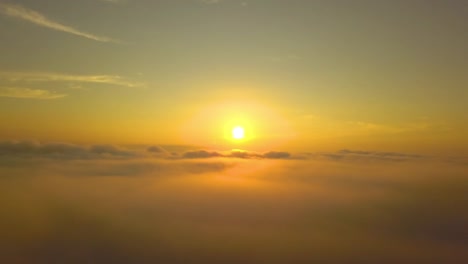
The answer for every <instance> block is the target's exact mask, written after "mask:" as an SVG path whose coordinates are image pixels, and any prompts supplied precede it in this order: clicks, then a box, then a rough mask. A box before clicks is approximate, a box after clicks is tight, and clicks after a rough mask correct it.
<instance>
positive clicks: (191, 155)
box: [182, 150, 223, 159]
mask: <svg viewBox="0 0 468 264" xmlns="http://www.w3.org/2000/svg"><path fill="white" fill-rule="evenodd" d="M222 156H223V155H222V154H221V153H218V152H210V151H206V150H197V151H188V152H185V153H184V154H183V155H182V157H183V158H185V159H206V158H215V157H222Z"/></svg>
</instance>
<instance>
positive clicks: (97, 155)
mask: <svg viewBox="0 0 468 264" xmlns="http://www.w3.org/2000/svg"><path fill="white" fill-rule="evenodd" d="M2 155H3V156H6V157H25V158H50V159H69V160H72V159H116V158H117V159H124V158H135V157H140V156H143V155H142V154H141V152H140V151H137V150H129V149H123V148H120V147H117V146H113V145H91V146H82V145H76V144H71V143H63V142H49V143H40V142H37V141H3V142H0V157H1V156H2Z"/></svg>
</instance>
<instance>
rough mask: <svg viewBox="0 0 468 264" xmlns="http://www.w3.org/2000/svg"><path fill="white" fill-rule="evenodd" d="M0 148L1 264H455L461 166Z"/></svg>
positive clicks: (461, 214) (464, 217) (465, 242)
mask: <svg viewBox="0 0 468 264" xmlns="http://www.w3.org/2000/svg"><path fill="white" fill-rule="evenodd" d="M0 149H1V151H3V154H4V155H3V156H2V155H0V208H2V217H1V218H0V233H1V234H2V235H1V236H0V262H1V263H35V264H45V263H71V264H74V263H117V264H119V263H171V264H172V263H175V264H176V263H205V264H206V263H233V264H234V263H236V264H237V263H332V264H334V263H336V264H341V263H360V264H367V263H368V264H371V263H372V264H373V263H388V264H390V263H425V264H436V263H467V262H468V251H467V250H466V249H467V248H468V212H467V211H466V204H468V178H467V177H468V168H467V167H466V166H453V165H449V164H447V163H441V162H432V161H430V162H424V163H419V162H416V163H410V162H405V163H402V162H399V163H389V162H385V161H379V162H373V163H365V162H364V163H363V162H357V163H353V162H346V163H342V162H337V161H333V160H331V159H330V160H319V159H314V160H297V159H295V160H291V159H289V160H272V159H259V158H257V159H240V158H226V157H219V156H217V154H214V152H210V151H205V152H203V151H194V152H191V153H192V154H191V155H195V156H215V157H212V158H208V159H207V158H204V159H152V158H148V157H144V156H138V158H126V159H102V158H100V159H44V158H43V157H47V155H53V153H55V154H58V153H62V154H64V153H68V154H67V155H71V156H80V155H91V154H89V153H94V155H98V156H101V157H102V156H106V155H115V156H128V155H129V154H130V153H129V152H128V151H129V150H128V149H123V148H119V147H116V146H109V145H94V146H88V147H83V146H79V145H73V144H67V143H53V144H52V143H50V144H40V143H37V142H36V143H34V142H24V141H23V142H16V143H12V142H10V143H2V144H1V145H0ZM158 149H159V148H158V147H154V148H153V147H147V148H142V151H143V152H145V153H148V152H150V153H152V152H153V151H154V152H158V151H159V150H158ZM342 152H345V153H346V152H348V151H342ZM352 152H354V151H352ZM12 153H17V154H18V153H23V154H24V153H35V156H29V158H27V159H23V161H22V162H18V161H17V160H15V159H14V158H13V156H14V155H13V156H12V155H11V154H12ZM132 153H137V151H135V152H132ZM185 153H188V152H185ZM343 154H344V153H343ZM346 154H349V153H346ZM131 155H134V154H131ZM131 155H130V156H131ZM187 155H188V154H187ZM263 155H267V154H263ZM353 155H354V154H353ZM358 155H366V153H358ZM268 156H273V157H275V158H276V157H281V158H283V157H285V156H287V155H286V154H285V153H282V152H269V153H268Z"/></svg>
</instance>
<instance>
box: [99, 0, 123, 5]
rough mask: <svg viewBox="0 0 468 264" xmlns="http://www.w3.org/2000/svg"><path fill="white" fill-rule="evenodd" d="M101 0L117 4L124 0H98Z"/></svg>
mask: <svg viewBox="0 0 468 264" xmlns="http://www.w3.org/2000/svg"><path fill="white" fill-rule="evenodd" d="M100 1H102V2H107V3H113V4H119V3H123V2H125V1H124V0H100Z"/></svg>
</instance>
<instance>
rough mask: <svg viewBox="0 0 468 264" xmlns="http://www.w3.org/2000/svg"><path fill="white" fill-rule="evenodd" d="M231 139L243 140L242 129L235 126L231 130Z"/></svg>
mask: <svg viewBox="0 0 468 264" xmlns="http://www.w3.org/2000/svg"><path fill="white" fill-rule="evenodd" d="M232 137H233V138H235V139H243V138H244V128H242V127H240V126H236V127H234V128H233V129H232Z"/></svg>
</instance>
